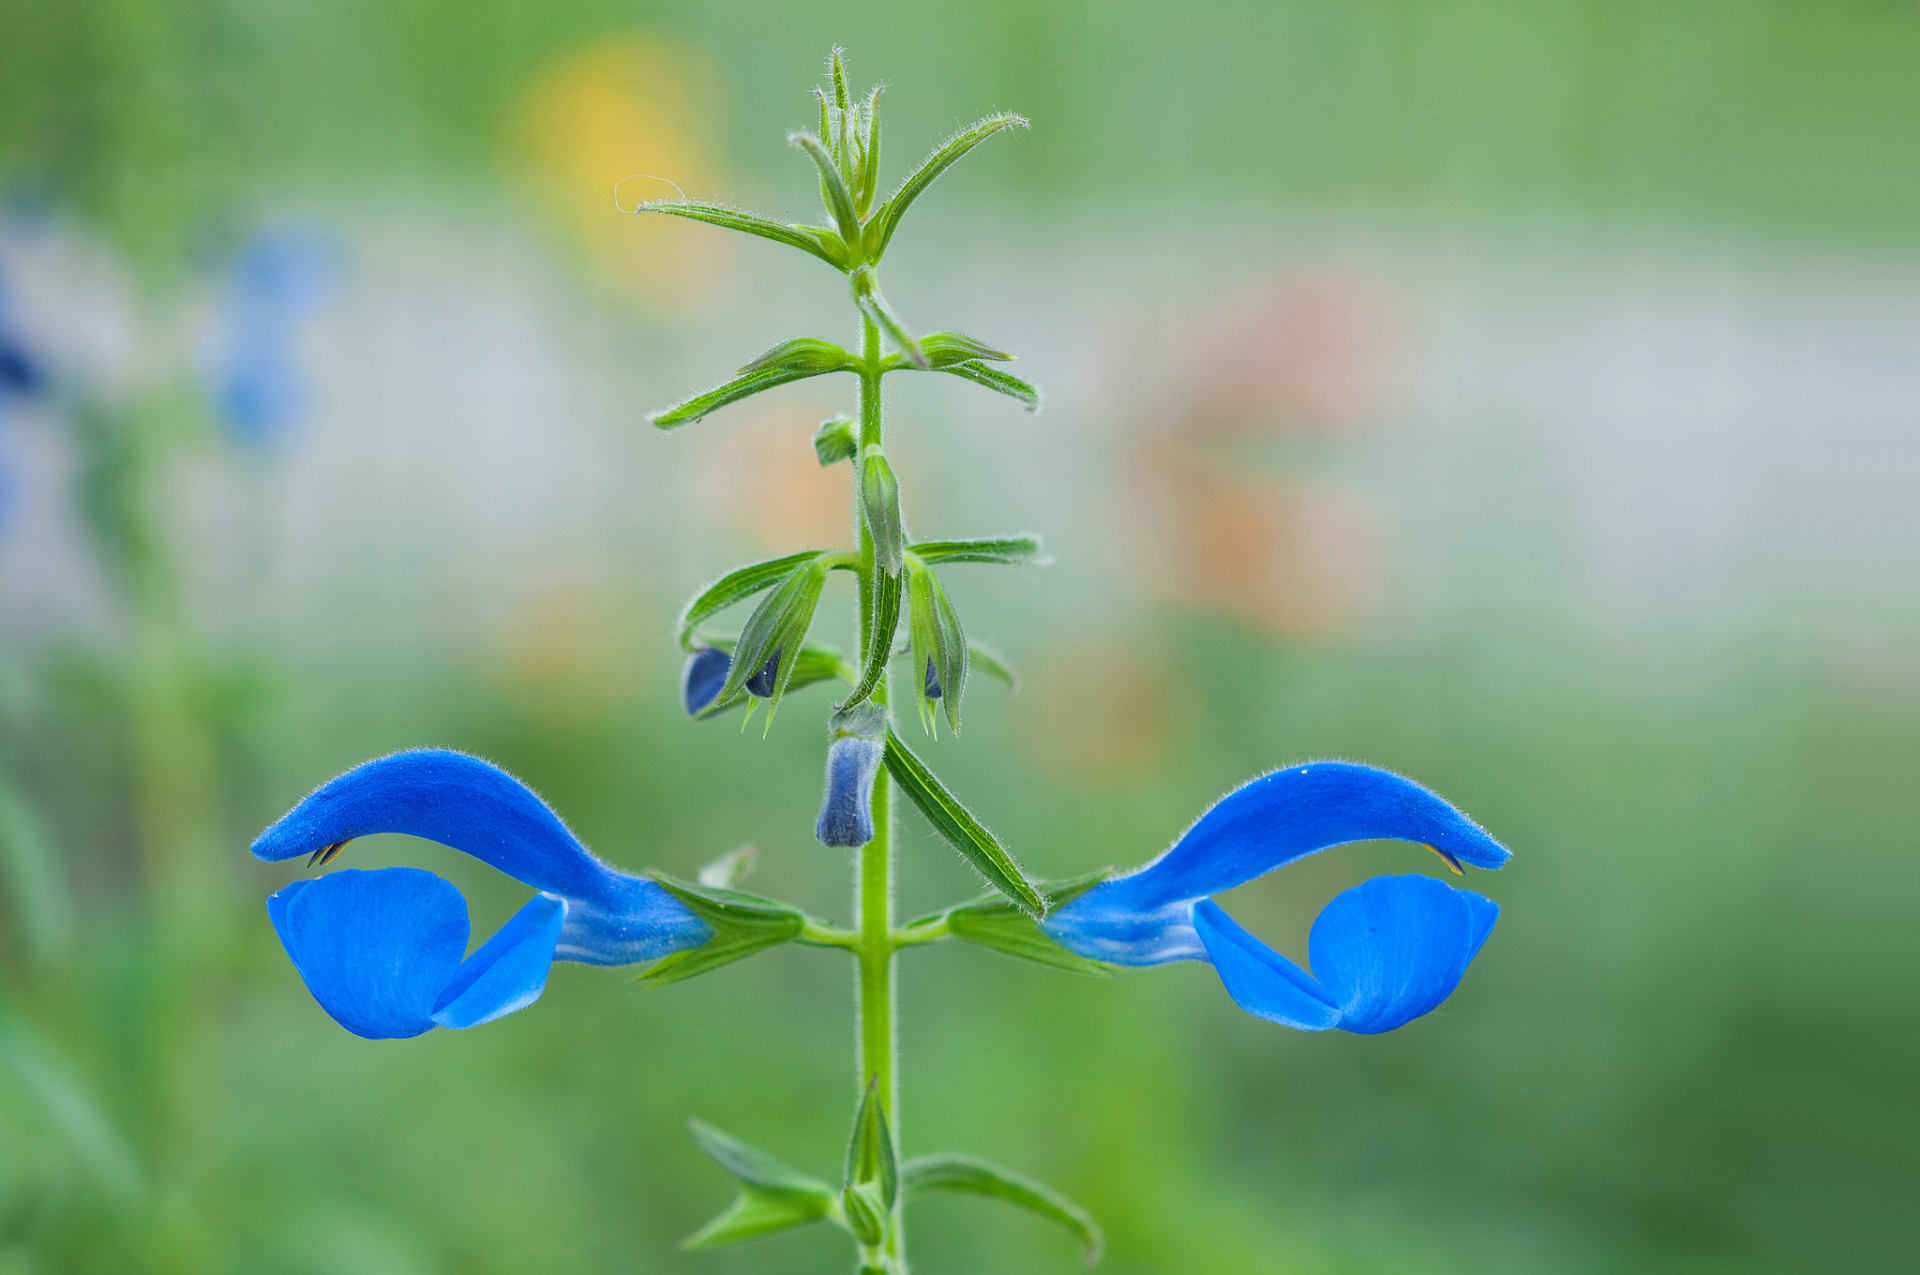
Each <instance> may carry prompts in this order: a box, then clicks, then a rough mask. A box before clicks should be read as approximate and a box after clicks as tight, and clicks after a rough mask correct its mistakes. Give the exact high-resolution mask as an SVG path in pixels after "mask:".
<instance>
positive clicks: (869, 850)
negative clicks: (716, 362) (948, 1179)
mask: <svg viewBox="0 0 1920 1275" xmlns="http://www.w3.org/2000/svg"><path fill="white" fill-rule="evenodd" d="M861 329H862V331H861V337H862V342H861V345H862V350H861V352H862V356H863V361H864V364H865V366H864V368H863V369H862V370H861V373H860V445H861V447H862V448H865V447H869V446H878V445H879V444H880V443H881V441H882V438H881V436H882V432H883V429H884V425H883V421H882V415H881V407H880V371H879V368H880V329H879V328H877V327H875V326H874V324H873V322H872V321H871V320H866V319H863V320H862V322H861ZM854 518H855V520H856V522H857V524H858V526H859V531H860V564H859V567H858V570H859V573H860V602H859V606H860V649H861V650H865V649H866V647H867V640H868V630H869V628H870V627H871V626H872V623H873V620H872V613H873V573H874V555H873V533H872V532H871V531H869V530H868V528H867V525H866V519H865V518H864V517H863V516H862V515H861V513H860V502H859V499H858V498H857V497H856V498H855V500H854ZM874 699H875V701H876V702H878V703H881V704H885V703H887V702H888V701H887V679H886V678H885V677H884V676H882V678H881V679H880V686H879V688H878V690H877V691H876V692H875V694H874ZM888 716H889V717H891V716H892V709H891V708H889V709H888ZM892 797H893V792H892V787H891V784H890V781H889V780H888V777H887V773H886V772H885V771H884V770H883V771H881V772H880V774H879V775H878V776H877V777H876V778H875V780H874V784H873V840H871V841H869V842H867V844H866V845H864V846H862V847H861V848H860V860H859V865H858V870H857V873H856V876H855V880H854V887H853V890H854V915H855V916H856V918H857V920H856V922H855V933H856V934H858V936H859V938H858V940H857V942H856V943H855V944H854V947H853V953H854V956H855V958H856V959H857V961H858V971H859V972H858V974H857V976H856V980H855V989H856V994H857V996H858V1006H859V1021H858V1024H857V1025H856V1027H855V1032H856V1033H857V1038H856V1040H855V1042H854V1044H855V1049H856V1054H857V1057H856V1059H855V1063H856V1067H857V1072H856V1075H855V1077H854V1079H855V1081H856V1082H857V1085H858V1088H857V1089H856V1091H855V1092H856V1093H864V1092H865V1091H866V1088H867V1085H868V1083H869V1082H870V1081H876V1080H877V1081H878V1084H879V1092H880V1104H881V1109H882V1110H884V1111H885V1112H886V1114H887V1128H888V1130H889V1132H890V1134H891V1136H892V1138H893V1145H894V1155H895V1158H896V1159H897V1158H898V1157H899V1150H900V1076H899V1068H898V1066H897V1065H896V1064H897V1062H898V1054H899V1048H898V1041H897V1040H896V1039H895V1036H894V1011H895V1008H896V1006H897V1002H896V998H895V989H894V982H893V969H894V953H895V951H896V949H897V944H896V943H895V938H894V928H893V800H892ZM905 1227H906V1224H905V1218H904V1217H903V1210H902V1209H901V1208H900V1207H899V1205H897V1204H896V1205H895V1206H894V1211H893V1225H892V1227H891V1229H890V1231H889V1233H888V1239H887V1243H886V1245H885V1252H884V1253H876V1252H872V1251H863V1252H862V1253H861V1258H860V1264H861V1268H862V1269H871V1268H873V1267H874V1266H875V1265H876V1264H877V1261H876V1259H883V1260H885V1261H886V1262H887V1269H889V1270H891V1271H894V1272H897V1273H898V1275H905V1272H906V1269H907V1262H906V1233H905Z"/></svg>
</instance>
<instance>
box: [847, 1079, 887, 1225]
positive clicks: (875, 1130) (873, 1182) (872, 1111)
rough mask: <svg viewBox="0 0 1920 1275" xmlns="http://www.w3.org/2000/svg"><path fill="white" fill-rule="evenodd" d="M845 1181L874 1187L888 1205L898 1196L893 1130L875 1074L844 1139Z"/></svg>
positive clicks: (882, 1200)
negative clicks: (851, 1127) (845, 1149)
mask: <svg viewBox="0 0 1920 1275" xmlns="http://www.w3.org/2000/svg"><path fill="white" fill-rule="evenodd" d="M846 1184H847V1185H848V1186H850V1187H856V1186H866V1187H872V1188H874V1190H875V1192H876V1194H877V1195H878V1197H879V1200H880V1203H881V1204H882V1205H883V1206H884V1207H885V1208H887V1209H891V1208H893V1206H894V1202H895V1201H897V1200H898V1199H899V1198H900V1170H899V1166H898V1165H897V1164H896V1163H895V1161H894V1153H893V1132H892V1131H891V1130H890V1129H889V1128H888V1127H887V1108H886V1104H885V1103H883V1102H882V1101H881V1100H880V1078H879V1077H878V1076H874V1077H872V1078H871V1079H869V1080H868V1081H867V1088H866V1092H865V1093H863V1094H861V1095H860V1109H859V1110H858V1111H857V1112H855V1113H854V1117H853V1136H852V1137H850V1138H848V1139H847V1172H846ZM869 1242H870V1243H872V1242H875V1241H869Z"/></svg>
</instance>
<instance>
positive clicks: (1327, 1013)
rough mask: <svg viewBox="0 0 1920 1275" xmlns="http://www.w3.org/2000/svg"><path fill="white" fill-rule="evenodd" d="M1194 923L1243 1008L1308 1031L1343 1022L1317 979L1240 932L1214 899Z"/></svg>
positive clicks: (1197, 909) (1199, 909) (1200, 906)
mask: <svg viewBox="0 0 1920 1275" xmlns="http://www.w3.org/2000/svg"><path fill="white" fill-rule="evenodd" d="M1193 925H1194V929H1195V930H1197V931H1198V932H1199V934H1200V939H1201V941H1202V942H1203V943H1205V944H1206V947H1207V955H1208V956H1209V957H1210V958H1212V960H1213V967H1214V969H1216V970H1218V971H1219V973H1220V981H1221V982H1222V983H1224V984H1225V985H1226V988H1227V995H1229V996H1231V997H1233V1000H1234V1003H1235V1004H1236V1005H1238V1006H1240V1008H1241V1009H1244V1010H1246V1011H1247V1012H1248V1013H1249V1014H1252V1015H1253V1016H1254V1017H1255V1018H1264V1019H1266V1020H1267V1021H1269V1022H1274V1023H1282V1024H1285V1025H1286V1026H1288V1027H1295V1028H1298V1029H1299V1030H1301V1031H1307V1032H1317V1031H1325V1030H1326V1029H1327V1028H1329V1027H1333V1026H1336V1025H1337V1024H1338V1023H1339V1021H1340V1010H1339V1007H1338V1006H1336V1005H1335V1004H1334V1003H1333V998H1332V997H1331V996H1330V995H1329V994H1328V993H1327V991H1326V989H1325V988H1323V987H1321V986H1320V984H1319V983H1318V982H1316V981H1315V980H1314V977H1313V975H1311V974H1309V973H1307V972H1306V971H1305V970H1303V969H1301V968H1300V967H1299V966H1298V965H1295V964H1294V963H1293V962H1292V961H1290V960H1288V959H1287V958H1286V957H1284V956H1282V955H1280V953H1278V952H1276V951H1274V950H1273V949H1272V948H1270V947H1268V946H1267V945H1266V944H1265V943H1262V942H1261V941H1260V940H1259V939H1257V938H1255V937H1254V936H1253V935H1251V934H1249V933H1247V932H1246V931H1245V930H1244V929H1242V928H1240V924H1239V922H1237V921H1235V920H1234V919H1233V918H1232V917H1230V916H1228V915H1227V914H1226V913H1225V912H1224V911H1222V910H1221V908H1220V905H1219V904H1217V903H1215V902H1214V901H1213V900H1212V899H1202V900H1200V902H1198V903H1196V904H1194V905H1193Z"/></svg>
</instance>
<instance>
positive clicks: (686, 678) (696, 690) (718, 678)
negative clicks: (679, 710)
mask: <svg viewBox="0 0 1920 1275" xmlns="http://www.w3.org/2000/svg"><path fill="white" fill-rule="evenodd" d="M732 667H733V659H732V657H730V656H729V655H728V654H727V653H726V652H725V651H722V650H720V649H718V648H717V647H711V646H703V647H701V648H700V649H699V650H697V651H695V652H694V653H693V654H692V655H690V656H688V657H687V668H686V672H685V673H684V674H682V675H681V678H680V699H681V701H682V702H683V703H685V704H686V706H687V712H688V714H689V715H691V716H693V717H698V716H699V715H700V714H701V713H703V712H705V711H706V710H707V709H708V708H709V707H711V706H712V704H713V701H714V699H715V698H716V697H717V696H718V695H719V694H720V688H721V687H723V686H725V685H726V684H727V671H728V670H729V669H731V668H732Z"/></svg>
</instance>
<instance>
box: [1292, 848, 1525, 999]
mask: <svg viewBox="0 0 1920 1275" xmlns="http://www.w3.org/2000/svg"><path fill="white" fill-rule="evenodd" d="M1499 914H1500V908H1499V905H1498V904H1496V903H1494V902H1493V900H1491V899H1488V898H1484V897H1482V896H1480V895H1478V894H1475V893H1473V892H1472V891H1470V890H1456V889H1454V888H1453V887H1452V886H1450V885H1448V884H1447V883H1446V882H1444V881H1438V880H1435V879H1434V878H1433V877H1428V876H1420V875H1417V874H1414V875H1408V876H1394V877H1375V878H1374V879H1373V880H1371V881H1368V882H1367V883H1365V884H1364V885H1358V886H1355V887H1354V888H1353V889H1351V890H1348V891H1346V892H1345V893H1343V894H1341V895H1339V896H1338V897H1336V898H1335V899H1334V900H1333V902H1331V903H1329V904H1327V906H1326V909H1325V910H1324V911H1322V912H1321V913H1320V916H1319V917H1318V919H1316V920H1315V921H1314V923H1313V931H1312V933H1311V934H1309V935H1308V938H1307V956H1308V959H1309V960H1310V961H1311V962H1312V964H1313V970H1314V973H1315V974H1316V975H1317V976H1318V978H1319V980H1320V985H1321V986H1322V987H1323V988H1325V989H1326V991H1327V993H1328V994H1329V995H1330V996H1331V998H1332V999H1333V1001H1334V1002H1335V1003H1336V1004H1337V1005H1338V1006H1339V1007H1340V1021H1339V1024H1338V1025H1339V1026H1340V1028H1341V1029H1342V1030H1344V1031H1350V1032H1359V1033H1361V1034H1365V1035H1371V1034H1374V1033H1377V1032H1385V1031H1392V1030H1393V1029H1394V1028H1396V1027H1399V1026H1401V1025H1402V1024H1404V1023H1408V1022H1411V1021H1413V1020H1414V1019H1416V1018H1418V1017H1420V1016H1421V1015H1422V1014H1425V1013H1427V1012H1428V1011H1430V1010H1432V1009H1433V1008H1435V1007H1436V1006H1437V1005H1439V1004H1440V1002H1441V1001H1443V1000H1445V999H1446V998H1447V997H1448V996H1450V995H1452V994H1453V989H1454V988H1456V987H1458V986H1459V985H1460V979H1461V976H1462V975H1464V974H1465V973H1466V972H1467V964H1468V962H1470V961H1471V960H1473V958H1474V956H1475V954H1476V953H1478V952H1479V950H1480V946H1481V944H1483V943H1485V942H1486V939H1487V935H1488V934H1489V933H1490V932H1491V931H1492V929H1493V923H1494V921H1495V919H1496V918H1497V917H1498V916H1499Z"/></svg>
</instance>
